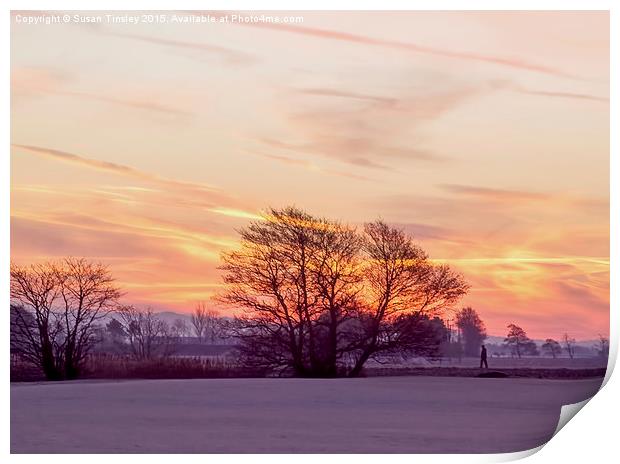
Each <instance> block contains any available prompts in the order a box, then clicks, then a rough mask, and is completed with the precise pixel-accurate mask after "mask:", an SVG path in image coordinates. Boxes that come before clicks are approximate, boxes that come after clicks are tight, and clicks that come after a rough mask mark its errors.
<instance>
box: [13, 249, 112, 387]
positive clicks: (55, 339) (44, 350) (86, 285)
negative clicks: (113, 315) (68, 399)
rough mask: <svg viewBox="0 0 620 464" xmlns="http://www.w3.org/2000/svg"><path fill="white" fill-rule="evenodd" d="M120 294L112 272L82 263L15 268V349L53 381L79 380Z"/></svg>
mask: <svg viewBox="0 0 620 464" xmlns="http://www.w3.org/2000/svg"><path fill="white" fill-rule="evenodd" d="M120 295H121V293H120V290H119V289H118V287H116V285H115V284H114V279H113V278H112V276H111V274H110V272H109V271H108V269H107V268H106V267H105V266H103V265H102V264H100V263H92V262H89V261H87V260H86V259H83V258H65V259H63V260H61V261H58V262H46V263H42V264H35V265H31V266H19V265H17V264H11V301H12V305H11V315H12V319H13V321H12V330H13V331H14V333H15V334H16V335H18V336H16V337H12V339H13V341H14V346H13V349H14V350H15V351H16V352H17V353H19V354H20V355H21V356H22V357H23V358H24V359H26V360H28V361H30V362H32V363H34V364H36V365H38V366H40V367H41V369H42V370H43V373H44V374H45V376H46V378H48V379H50V380H58V379H74V378H77V377H78V376H79V374H80V369H81V367H82V366H83V363H84V360H85V358H86V356H87V355H88V353H89V351H90V350H91V349H92V347H93V346H94V344H95V343H96V342H97V331H96V325H97V322H98V321H100V320H101V319H102V318H103V317H105V316H106V315H107V314H108V313H110V312H111V311H112V310H113V309H114V308H115V306H116V305H117V302H118V298H119V297H120Z"/></svg>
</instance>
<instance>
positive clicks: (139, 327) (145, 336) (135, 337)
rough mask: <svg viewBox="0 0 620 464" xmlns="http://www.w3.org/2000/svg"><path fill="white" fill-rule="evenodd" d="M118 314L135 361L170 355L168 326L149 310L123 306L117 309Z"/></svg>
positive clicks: (171, 347) (170, 345) (170, 339)
mask: <svg viewBox="0 0 620 464" xmlns="http://www.w3.org/2000/svg"><path fill="white" fill-rule="evenodd" d="M118 314H119V316H120V318H121V321H122V324H123V330H124V331H125V333H127V339H128V341H129V347H130V349H131V353H132V355H133V356H134V357H135V358H136V359H140V360H147V359H153V358H156V357H160V356H169V355H170V354H172V350H173V337H172V336H171V335H170V329H169V328H168V324H166V323H165V321H162V320H161V319H160V318H159V317H157V315H156V314H155V313H154V312H153V310H152V309H151V308H147V309H145V310H140V309H137V308H135V307H133V306H123V307H121V308H119V309H118Z"/></svg>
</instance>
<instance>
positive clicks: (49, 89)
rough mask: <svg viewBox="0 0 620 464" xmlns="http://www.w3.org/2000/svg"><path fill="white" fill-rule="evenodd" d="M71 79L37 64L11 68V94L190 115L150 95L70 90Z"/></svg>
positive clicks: (64, 74)
mask: <svg viewBox="0 0 620 464" xmlns="http://www.w3.org/2000/svg"><path fill="white" fill-rule="evenodd" d="M70 86H71V78H70V77H69V76H68V75H67V74H66V73H61V72H58V71H55V70H52V69H46V68H40V67H23V66H22V67H14V68H13V69H11V93H12V94H13V95H17V96H21V97H24V96H25V97H37V96H45V95H56V96H65V97H75V98H83V99H85V100H91V101H97V102H102V103H108V104H113V105H119V106H124V107H126V108H132V109H138V110H146V111H151V112H155V113H160V114H169V115H173V116H190V115H191V114H192V113H191V112H189V111H185V110H183V109H180V108H175V107H173V106H171V105H167V104H164V103H160V102H158V101H156V100H155V99H153V98H144V97H138V96H133V97H123V96H119V95H114V96H111V95H106V94H105V93H95V92H87V91H81V90H71V89H69V88H68V87H70Z"/></svg>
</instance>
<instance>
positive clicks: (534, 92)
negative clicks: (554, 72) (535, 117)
mask: <svg viewBox="0 0 620 464" xmlns="http://www.w3.org/2000/svg"><path fill="white" fill-rule="evenodd" d="M514 90H515V91H516V92H519V93H522V94H525V95H537V96H541V97H553V98H569V99H576V100H590V101H595V102H602V103H609V98H608V97H599V96H597V95H589V94H584V93H573V92H554V91H546V90H531V89H526V88H523V87H515V89H514Z"/></svg>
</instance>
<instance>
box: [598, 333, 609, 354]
mask: <svg viewBox="0 0 620 464" xmlns="http://www.w3.org/2000/svg"><path fill="white" fill-rule="evenodd" d="M596 350H597V351H598V354H599V356H600V357H602V358H605V359H606V358H608V357H609V338H607V337H605V336H603V335H601V334H599V336H598V343H597V347H596Z"/></svg>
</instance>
